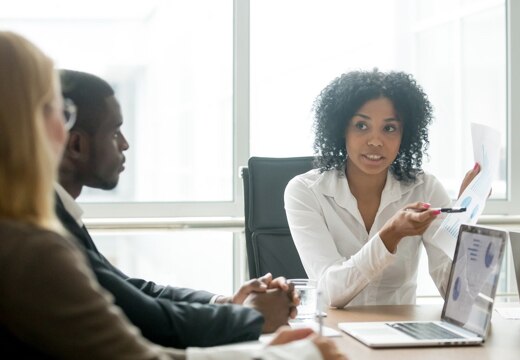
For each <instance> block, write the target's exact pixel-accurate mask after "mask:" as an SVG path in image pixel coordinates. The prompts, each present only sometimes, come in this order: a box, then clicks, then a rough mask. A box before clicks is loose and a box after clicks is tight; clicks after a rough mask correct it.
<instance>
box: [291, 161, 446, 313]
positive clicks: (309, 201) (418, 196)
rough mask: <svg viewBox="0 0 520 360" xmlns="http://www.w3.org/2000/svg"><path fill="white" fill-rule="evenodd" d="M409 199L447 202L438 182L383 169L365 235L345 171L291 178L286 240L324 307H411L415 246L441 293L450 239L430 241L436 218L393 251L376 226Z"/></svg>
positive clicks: (434, 204) (416, 261)
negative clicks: (313, 281) (326, 304)
mask: <svg viewBox="0 0 520 360" xmlns="http://www.w3.org/2000/svg"><path fill="white" fill-rule="evenodd" d="M416 201H423V202H428V203H430V204H431V205H432V207H447V206H450V204H451V200H450V197H449V196H448V194H447V192H446V190H445V189H444V187H443V186H442V185H441V184H440V182H439V181H438V180H437V179H436V178H435V177H434V176H433V175H430V174H426V173H424V174H420V175H418V177H417V180H416V181H415V182H414V183H411V184H406V183H403V182H399V181H397V180H396V179H395V178H394V176H393V175H392V174H391V173H388V177H387V181H386V184H385V187H384V189H383V193H382V196H381V203H380V205H379V209H378V211H377V214H376V217H375V220H374V224H373V225H372V228H371V229H370V233H367V230H366V228H365V224H364V221H363V219H362V217H361V214H360V212H359V210H358V206H357V200H356V198H355V197H354V196H353V195H352V193H351V192H350V188H349V185H348V181H347V178H346V176H344V175H343V173H342V172H340V171H337V170H330V171H325V172H323V173H322V174H320V173H319V171H318V170H317V169H315V170H311V171H309V172H307V173H305V174H301V175H298V176H296V177H295V178H293V179H292V180H291V181H290V182H289V184H288V185H287V187H286V189H285V210H286V212H287V219H288V221H289V227H290V229H291V234H292V236H293V239H294V243H295V245H296V248H297V250H298V253H299V254H300V257H301V260H302V263H303V266H304V268H305V271H306V272H307V275H308V276H309V278H312V279H316V280H318V283H319V285H318V286H319V287H320V289H321V290H322V292H323V294H324V295H325V296H326V298H327V300H328V302H329V305H330V306H333V307H338V308H341V307H345V306H346V305H385V304H414V303H415V297H416V296H415V292H416V288H417V268H418V265H419V258H420V255H421V244H424V246H425V248H426V252H427V254H428V265H429V272H430V275H431V277H432V279H433V281H434V282H435V284H436V286H437V288H438V289H439V291H440V293H441V295H442V296H443V297H444V294H445V293H446V288H447V284H448V277H449V271H450V268H451V259H452V258H453V253H454V251H455V243H454V242H453V243H451V242H450V243H442V244H440V243H434V242H433V241H432V235H433V234H434V233H435V230H436V229H437V228H438V226H439V225H440V222H441V221H442V220H441V218H440V217H441V215H439V217H438V218H437V219H436V220H434V222H433V223H432V224H431V225H430V227H429V228H428V229H427V230H426V232H425V233H424V234H423V235H422V236H409V237H405V238H403V239H402V240H401V241H400V243H399V245H398V247H397V250H396V252H395V253H394V254H392V253H390V252H389V251H388V250H387V249H386V247H385V245H384V244H383V242H382V240H381V238H380V237H379V233H378V231H379V229H380V228H381V227H383V225H384V224H385V223H386V221H387V220H388V219H390V218H391V217H392V216H393V215H394V214H395V213H396V212H397V211H398V210H400V209H402V208H404V206H405V205H407V204H409V203H413V202H416Z"/></svg>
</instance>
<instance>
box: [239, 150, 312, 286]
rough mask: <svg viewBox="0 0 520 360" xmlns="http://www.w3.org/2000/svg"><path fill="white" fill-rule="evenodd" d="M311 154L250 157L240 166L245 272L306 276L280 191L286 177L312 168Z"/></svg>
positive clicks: (282, 189)
mask: <svg viewBox="0 0 520 360" xmlns="http://www.w3.org/2000/svg"><path fill="white" fill-rule="evenodd" d="M313 160H314V158H313V157H311V156H309V157H293V158H267V157H252V158H250V159H249V161H248V167H243V168H242V171H241V176H242V179H243V183H244V214H245V235H246V252H247V258H248V266H249V276H250V277H251V278H257V277H260V276H262V275H264V274H265V273H267V272H270V273H272V274H273V277H278V276H285V277H286V278H287V279H296V278H303V279H306V278H307V274H306V272H305V270H304V269H303V265H302V262H301V260H300V256H299V255H298V251H297V250H296V247H295V246H294V242H293V239H292V237H291V232H290V231H289V224H288V223H287V217H286V215H285V208H284V199H283V195H284V191H285V187H286V186H287V183H288V182H289V180H291V179H292V178H293V177H294V176H296V175H299V174H303V173H305V172H307V171H309V170H311V169H312V168H313V165H312V162H313Z"/></svg>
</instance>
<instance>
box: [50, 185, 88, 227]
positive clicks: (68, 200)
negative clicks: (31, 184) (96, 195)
mask: <svg viewBox="0 0 520 360" xmlns="http://www.w3.org/2000/svg"><path fill="white" fill-rule="evenodd" d="M54 189H55V190H56V193H57V194H58V196H59V197H60V200H61V202H62V203H63V207H64V208H65V210H67V212H68V213H69V214H70V216H72V217H73V218H74V220H76V222H77V223H78V225H79V227H83V225H84V224H83V220H82V219H81V218H82V217H83V209H82V208H81V207H80V206H79V204H78V203H77V202H76V200H74V198H73V197H72V196H71V195H70V194H69V193H68V192H67V190H65V189H64V188H63V186H61V185H60V184H58V183H55V184H54Z"/></svg>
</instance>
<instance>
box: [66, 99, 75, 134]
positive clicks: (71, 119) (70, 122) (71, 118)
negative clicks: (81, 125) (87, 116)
mask: <svg viewBox="0 0 520 360" xmlns="http://www.w3.org/2000/svg"><path fill="white" fill-rule="evenodd" d="M63 118H64V119H65V128H66V129H67V131H68V130H70V129H72V127H73V126H74V124H75V123H76V105H74V102H73V101H72V100H71V99H68V98H65V99H63Z"/></svg>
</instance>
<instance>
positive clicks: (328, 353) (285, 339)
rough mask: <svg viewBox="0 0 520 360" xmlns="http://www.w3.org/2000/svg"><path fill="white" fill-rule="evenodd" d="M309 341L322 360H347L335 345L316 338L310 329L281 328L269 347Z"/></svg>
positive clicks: (330, 341) (321, 338)
mask: <svg viewBox="0 0 520 360" xmlns="http://www.w3.org/2000/svg"><path fill="white" fill-rule="evenodd" d="M307 338H308V339H310V340H311V341H312V342H313V343H314V345H316V347H317V348H318V350H319V351H320V353H321V356H322V358H323V360H347V357H346V356H345V354H343V353H342V352H341V351H339V349H338V347H337V346H336V343H335V342H334V341H332V340H331V339H328V338H326V337H324V336H318V335H317V334H316V333H315V332H314V331H312V329H310V328H301V329H291V328H289V327H288V326H283V327H281V328H280V329H278V331H277V332H276V336H275V338H274V339H273V340H272V341H271V342H270V343H269V345H271V346H272V345H282V344H287V343H289V342H291V341H296V340H302V339H307Z"/></svg>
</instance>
